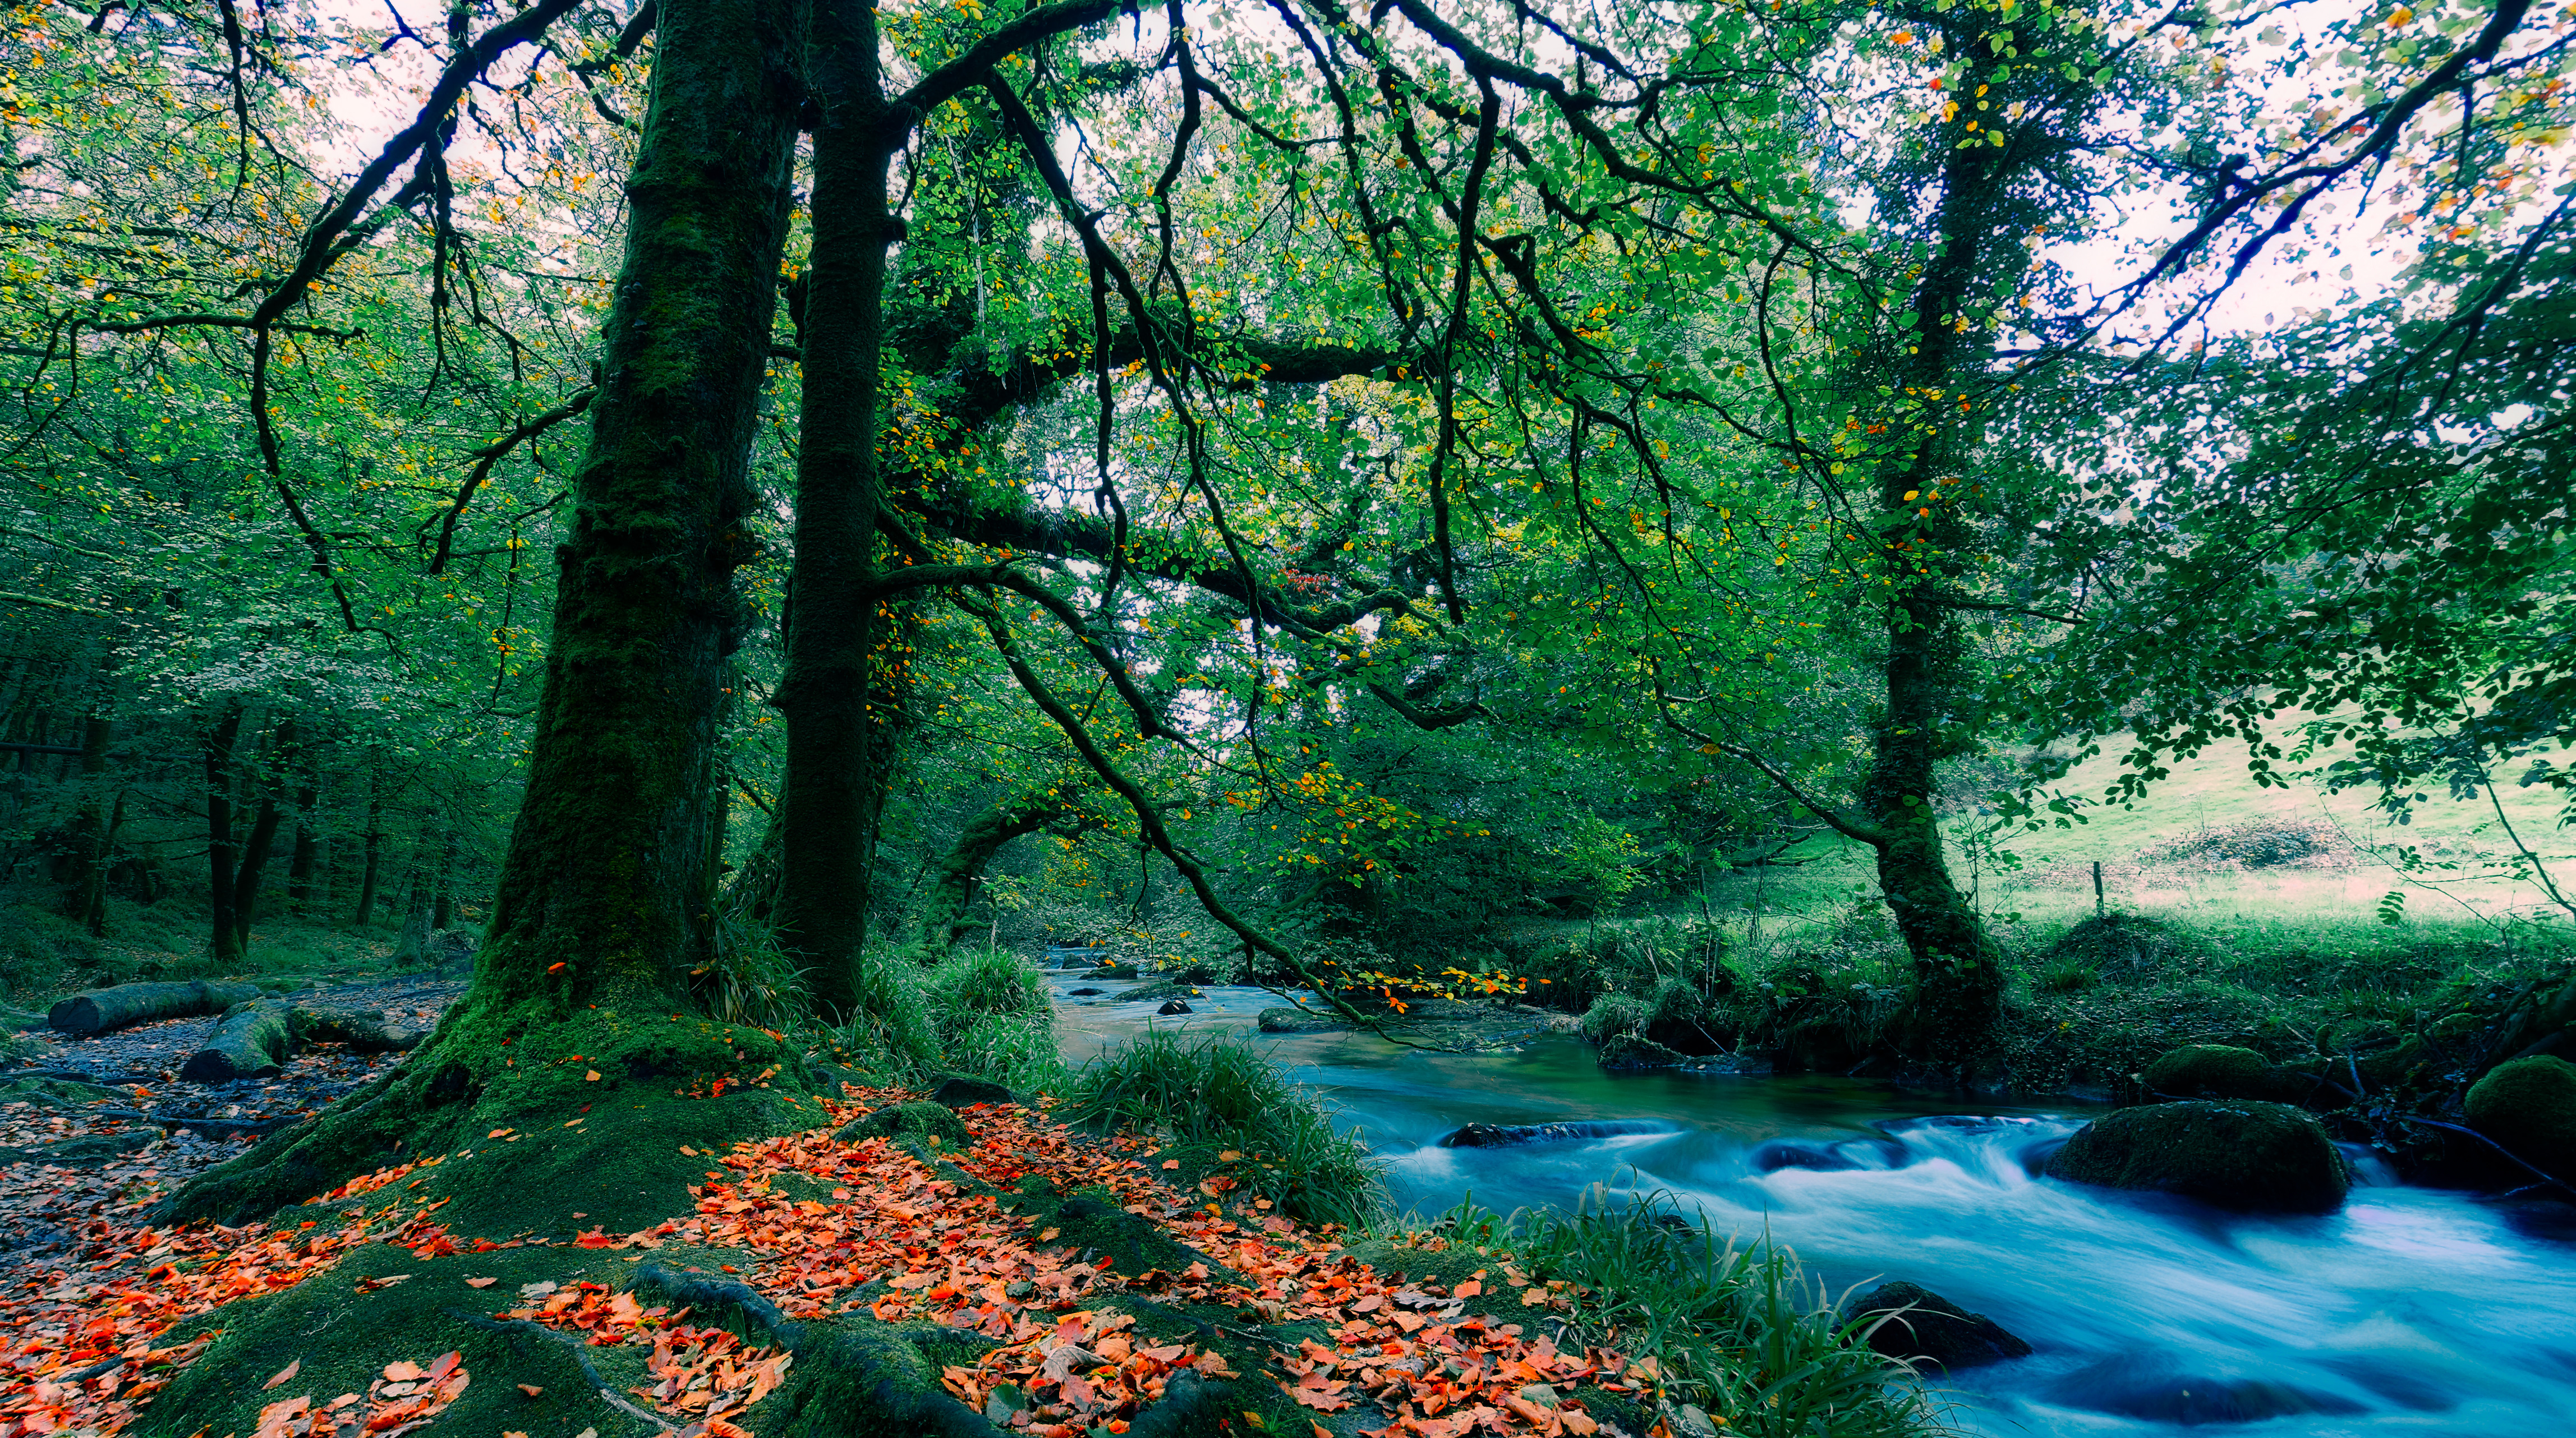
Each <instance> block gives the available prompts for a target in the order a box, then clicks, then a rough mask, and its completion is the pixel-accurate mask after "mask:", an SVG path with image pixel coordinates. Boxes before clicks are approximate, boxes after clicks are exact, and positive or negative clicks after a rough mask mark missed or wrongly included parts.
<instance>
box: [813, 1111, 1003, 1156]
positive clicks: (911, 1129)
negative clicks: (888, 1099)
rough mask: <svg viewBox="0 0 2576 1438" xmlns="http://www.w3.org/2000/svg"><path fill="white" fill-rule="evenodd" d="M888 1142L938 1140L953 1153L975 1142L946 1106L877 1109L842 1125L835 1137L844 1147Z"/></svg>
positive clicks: (961, 1122)
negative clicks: (875, 1138)
mask: <svg viewBox="0 0 2576 1438" xmlns="http://www.w3.org/2000/svg"><path fill="white" fill-rule="evenodd" d="M874 1134H882V1135H884V1136H885V1137H888V1138H905V1137H919V1138H935V1139H937V1140H939V1142H940V1143H942V1144H945V1145H947V1146H948V1147H950V1148H951V1149H956V1148H963V1147H964V1146H965V1145H966V1144H967V1143H969V1142H971V1141H972V1136H971V1135H969V1134H968V1133H967V1132H966V1122H965V1120H963V1119H961V1118H959V1117H958V1116H957V1115H956V1114H955V1113H954V1112H953V1111H951V1110H950V1109H948V1108H947V1107H946V1106H944V1105H941V1104H935V1103H899V1104H893V1105H889V1106H888V1107H885V1108H881V1109H878V1110H877V1111H876V1112H875V1113H872V1114H869V1115H867V1116H866V1117H865V1118H856V1119H852V1120H850V1121H849V1122H848V1123H846V1124H844V1125H842V1127H841V1131H840V1132H839V1133H837V1134H834V1135H833V1137H834V1138H837V1139H839V1140H840V1141H841V1142H843V1143H856V1142H858V1141H859V1140H861V1139H863V1138H867V1137H869V1136H870V1135H874Z"/></svg>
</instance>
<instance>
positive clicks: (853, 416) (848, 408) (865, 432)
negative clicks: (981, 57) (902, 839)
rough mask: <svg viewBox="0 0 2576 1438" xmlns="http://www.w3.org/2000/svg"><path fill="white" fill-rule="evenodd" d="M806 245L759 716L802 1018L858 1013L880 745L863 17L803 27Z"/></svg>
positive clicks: (894, 121)
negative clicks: (778, 776)
mask: <svg viewBox="0 0 2576 1438" xmlns="http://www.w3.org/2000/svg"><path fill="white" fill-rule="evenodd" d="M813 54H814V63H813V65H812V73H813V75H814V78H815V84H814V90H815V95H814V99H815V102H816V104H817V106H818V116H817V119H816V121H815V126H814V192H813V197H812V202H811V211H812V216H813V228H814V243H813V252H812V257H811V259H810V260H809V261H808V268H807V275H806V300H805V324H804V339H805V358H804V363H805V381H804V402H805V408H804V413H803V415H802V417H801V421H800V424H801V428H800V431H799V443H800V447H799V449H798V451H797V463H796V569H795V573H794V575H793V577H792V578H791V580H790V581H789V582H790V585H791V587H792V589H793V597H794V604H795V609H794V613H793V617H792V621H791V623H790V624H789V627H788V631H787V664H786V667H785V669H784V671H783V672H782V673H781V674H780V676H779V682H778V689H777V692H776V695H775V697H774V699H773V701H772V702H774V703H775V704H776V705H777V706H778V709H779V712H781V713H782V714H784V715H785V716H786V718H787V772H786V777H785V779H784V781H783V782H782V783H781V785H780V788H779V798H778V809H779V818H780V824H781V839H782V845H783V847H782V850H781V853H780V870H779V891H778V917H779V928H780V936H781V938H782V939H783V940H784V942H785V943H786V945H787V946H788V947H789V948H790V949H792V950H794V951H796V952H797V954H798V955H799V956H800V958H801V960H802V962H803V963H804V964H805V966H806V968H807V971H808V974H809V975H810V977H809V980H808V982H809V983H810V984H811V985H812V988H813V993H814V999H815V1002H816V1003H817V1004H818V1005H819V1006H820V1007H821V1008H822V1010H823V1011H824V1012H825V1013H827V1014H830V1015H834V1016H840V1017H846V1016H848V1015H849V1013H850V1012H851V1010H852V1008H853V1006H854V1005H855V1004H856V1003H857V993H858V990H857V988H856V984H857V980H858V975H857V964H858V961H859V955H860V951H861V949H862V947H863V946H864V945H865V944H866V942H867V930H868V884H869V879H870V877H871V874H870V871H871V869H872V868H873V866H874V862H875V851H876V842H875V841H876V820H877V816H878V815H879V813H880V812H881V809H882V806H883V802H884V798H883V794H882V792H881V783H880V780H881V777H882V762H881V759H882V756H881V755H880V753H879V752H878V747H879V745H880V744H881V743H882V742H883V740H882V737H881V736H880V735H879V734H878V733H876V732H875V731H876V728H877V725H876V724H875V723H874V722H872V715H871V713H870V709H871V706H870V704H869V699H870V692H869V691H870V678H871V675H870V670H871V667H872V666H871V659H872V656H873V654H874V652H875V649H876V645H877V637H878V633H879V625H878V621H877V600H876V598H875V596H873V595H872V594H870V592H869V586H870V584H871V582H872V581H873V580H874V579H875V578H876V560H875V554H876V542H877V541H876V521H877V506H878V503H879V499H880V496H879V489H880V486H881V484H882V478H881V476H880V475H879V473H878V466H877V425H878V415H877V408H878V405H877V401H878V395H877V370H878V364H879V355H880V353H881V352H882V350H883V349H884V344H885V276H886V247H887V246H888V245H890V244H892V243H894V241H895V240H896V239H898V238H899V237H900V236H901V234H902V229H901V227H900V225H898V224H897V222H896V221H895V219H894V217H893V216H892V215H891V214H890V213H889V212H888V211H887V208H886V174H887V167H888V162H889V160H890V158H891V157H892V155H893V153H894V151H895V150H896V149H898V148H900V147H901V145H902V144H903V137H904V134H905V132H906V130H907V128H908V124H909V118H910V117H908V116H900V117H899V116H897V115H895V114H894V113H893V108H892V107H891V106H889V105H888V104H887V102H886V100H885V98H884V96H883V95H882V94H881V93H880V81H879V73H878V66H877V22H876V13H875V11H874V10H873V9H872V8H871V7H870V6H869V5H868V4H865V3H856V0H825V3H823V4H822V5H820V6H819V7H818V8H817V13H816V15H815V20H814V47H813Z"/></svg>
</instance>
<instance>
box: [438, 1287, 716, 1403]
mask: <svg viewBox="0 0 2576 1438" xmlns="http://www.w3.org/2000/svg"><path fill="white" fill-rule="evenodd" d="M440 1311H441V1312H443V1313H445V1314H446V1315H447V1316H448V1317H450V1318H453V1319H455V1320H456V1321H458V1322H459V1323H463V1324H466V1325H468V1326H469V1327H474V1328H481V1329H484V1330H487V1331H489V1332H494V1333H521V1332H526V1333H533V1334H536V1335H537V1336H538V1337H540V1338H544V1339H546V1340H548V1341H549V1342H553V1343H560V1344H562V1345H563V1346H564V1349H565V1351H566V1352H568V1353H570V1354H571V1355H572V1361H573V1362H574V1363H575V1364H576V1365H578V1366H579V1367H580V1369H581V1376H582V1381H584V1382H586V1383H588V1384H589V1385H590V1387H591V1391H592V1392H593V1393H595V1394H597V1395H598V1397H599V1401H600V1402H602V1403H605V1404H607V1405H608V1406H609V1407H611V1408H614V1409H616V1410H617V1411H618V1412H620V1413H624V1414H627V1415H629V1416H630V1417H635V1418H641V1419H643V1420H644V1421H645V1422H647V1423H650V1424H652V1425H653V1431H655V1432H657V1433H659V1432H665V1431H668V1430H669V1429H671V1428H674V1427H676V1426H678V1425H676V1424H674V1423H673V1422H672V1421H671V1420H670V1419H668V1418H665V1417H663V1416H662V1415H661V1414H659V1413H653V1412H649V1411H647V1410H645V1409H642V1408H638V1407H636V1406H635V1405H634V1404H632V1403H629V1402H627V1401H626V1400H625V1399H624V1398H622V1397H620V1396H619V1395H618V1392H617V1390H616V1389H614V1388H612V1387H610V1386H609V1385H608V1380H607V1379H605V1378H602V1377H600V1376H599V1370H598V1369H596V1368H593V1367H592V1366H591V1364H590V1357H589V1355H588V1354H585V1353H583V1352H582V1351H581V1350H582V1341H581V1340H580V1339H578V1338H575V1337H573V1336H572V1335H571V1334H568V1333H557V1332H555V1331H554V1330H553V1329H551V1328H548V1327H547V1326H545V1325H544V1324H542V1323H531V1322H529V1321H528V1320H526V1319H524V1318H486V1317H484V1316H483V1315H481V1314H479V1313H468V1312H466V1311H465V1310H464V1309H462V1308H446V1309H441V1310H440Z"/></svg>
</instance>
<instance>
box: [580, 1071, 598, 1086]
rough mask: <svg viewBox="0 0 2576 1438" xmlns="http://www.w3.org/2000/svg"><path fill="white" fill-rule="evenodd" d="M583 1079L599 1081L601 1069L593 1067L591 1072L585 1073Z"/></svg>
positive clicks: (587, 1081)
mask: <svg viewBox="0 0 2576 1438" xmlns="http://www.w3.org/2000/svg"><path fill="white" fill-rule="evenodd" d="M581 1079H582V1082H584V1083H597V1082H599V1070H597V1069H592V1070H591V1071H590V1072H588V1073H586V1074H583V1075H582V1076H581Z"/></svg>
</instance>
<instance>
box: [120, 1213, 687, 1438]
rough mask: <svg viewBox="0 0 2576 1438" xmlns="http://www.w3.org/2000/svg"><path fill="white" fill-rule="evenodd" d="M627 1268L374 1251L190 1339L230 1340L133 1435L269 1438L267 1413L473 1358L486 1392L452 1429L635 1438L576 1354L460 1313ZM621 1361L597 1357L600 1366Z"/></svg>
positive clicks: (174, 1386) (231, 1313)
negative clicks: (287, 1401) (286, 1372)
mask: <svg viewBox="0 0 2576 1438" xmlns="http://www.w3.org/2000/svg"><path fill="white" fill-rule="evenodd" d="M624 1267H625V1265H623V1264H621V1263H618V1262H617V1261H616V1260H615V1258H614V1257H613V1256H610V1255H605V1254H589V1253H584V1252H582V1251H579V1250H567V1249H562V1248H537V1247H529V1248H515V1249H505V1250H502V1251H500V1252H497V1253H485V1254H472V1255H464V1254H459V1255H455V1256H451V1257H447V1258H436V1259H428V1260H422V1259H417V1258H414V1257H413V1256H412V1255H411V1254H409V1253H407V1252H405V1251H404V1250H402V1249H400V1248H396V1247H393V1246H390V1245H386V1244H375V1245H369V1246H366V1247H362V1248H359V1249H357V1250H355V1251H353V1252H352V1253H351V1254H350V1255H349V1256H348V1258H346V1259H345V1260H343V1261H342V1262H341V1263H340V1264H339V1265H338V1266H337V1267H334V1268H332V1269H331V1270H330V1271H328V1272H326V1273H322V1274H319V1275H316V1276H315V1277H313V1278H310V1279H308V1280H306V1281H305V1282H303V1283H301V1284H298V1285H296V1286H295V1287H293V1288H290V1289H287V1290H285V1291H283V1292H280V1293H275V1294H271V1295H269V1296H267V1297H264V1298H256V1299H247V1300H244V1301H241V1302H238V1303H233V1304H228V1305H226V1306H225V1307H223V1308H219V1309H216V1310H215V1311H214V1312H212V1313H210V1314H207V1315H205V1316H204V1317H203V1318H201V1319H199V1320H197V1321H196V1322H195V1323H193V1324H191V1325H188V1326H186V1327H183V1328H181V1329H179V1330H177V1332H178V1333H179V1334H180V1335H182V1336H184V1335H188V1334H193V1333H201V1332H205V1331H207V1330H209V1329H214V1330H219V1331H220V1332H221V1333H222V1335H223V1336H222V1337H220V1338H218V1339H216V1340H215V1342H214V1343H213V1345H212V1346H210V1347H208V1348H207V1350H206V1352H205V1353H204V1355H203V1356H201V1357H200V1358H199V1359H198V1360H197V1361H196V1362H195V1363H193V1364H191V1365H190V1366H189V1367H188V1368H186V1369H185V1370H183V1371H182V1372H181V1373H180V1374H179V1376H178V1377H177V1378H176V1379H174V1380H173V1381H172V1382H171V1385H170V1387H169V1388H167V1389H166V1390H164V1391H163V1392H162V1393H161V1394H160V1395H159V1396H158V1397H156V1398H154V1399H153V1401H152V1402H151V1403H150V1404H148V1405H146V1406H145V1407H144V1408H143V1410H142V1412H141V1414H140V1416H139V1417H138V1419H137V1421H136V1423H135V1426H134V1427H133V1429H132V1430H130V1431H131V1432H133V1433H134V1434H136V1435H137V1438H165V1435H166V1438H186V1435H192V1434H197V1433H201V1432H202V1433H210V1434H215V1435H222V1434H233V1433H241V1434H246V1433H249V1432H250V1431H251V1430H252V1429H253V1428H255V1427H256V1426H257V1425H258V1419H259V1410H260V1408H261V1406H262V1405H263V1404H264V1403H266V1402H273V1401H275V1400H277V1399H280V1398H292V1397H296V1396H298V1395H311V1396H312V1397H313V1399H314V1400H315V1402H316V1403H317V1404H320V1403H327V1402H329V1401H330V1400H331V1399H332V1398H334V1397H336V1396H337V1395H339V1394H342V1393H363V1392H365V1391H366V1389H367V1384H368V1383H369V1382H370V1381H371V1380H373V1379H374V1378H375V1377H376V1376H378V1374H379V1373H381V1372H382V1370H383V1368H384V1366H385V1365H386V1364H387V1363H390V1362H393V1361H395V1360H396V1359H411V1360H413V1361H415V1362H424V1363H425V1362H427V1361H428V1360H430V1359H432V1358H435V1357H437V1356H438V1355H440V1354H442V1353H445V1352H447V1351H449V1350H450V1349H454V1350H456V1351H457V1352H459V1353H462V1354H463V1355H464V1363H465V1370H466V1372H467V1373H468V1374H469V1375H471V1378H472V1381H471V1382H470V1383H469V1384H468V1385H467V1387H466V1389H465V1392H464V1394H463V1395H462V1396H460V1397H459V1398H458V1399H457V1400H456V1403H455V1405H454V1406H453V1407H451V1408H449V1409H448V1410H447V1411H446V1412H445V1413H443V1414H441V1415H440V1417H439V1420H438V1421H439V1423H440V1425H441V1426H442V1428H445V1429H447V1430H449V1431H454V1432H459V1433H497V1432H500V1431H502V1430H503V1429H510V1430H515V1431H519V1432H524V1433H527V1434H530V1435H531V1438H573V1435H574V1434H577V1433H579V1432H580V1431H581V1430H582V1429H584V1428H597V1429H598V1430H599V1431H601V1432H603V1433H612V1432H614V1433H623V1432H627V1431H629V1430H630V1429H631V1428H632V1427H633V1426H634V1420H633V1419H632V1418H629V1417H626V1416H624V1415H622V1414H620V1413H618V1412H616V1411H615V1410H614V1409H611V1408H610V1407H609V1406H608V1405H607V1404H605V1403H602V1402H600V1401H599V1398H598V1396H597V1395H596V1394H595V1393H593V1392H592V1391H591V1389H590V1387H589V1385H588V1383H587V1382H586V1381H585V1380H584V1379H583V1376H582V1373H581V1369H580V1366H579V1364H578V1363H577V1362H576V1361H575V1360H574V1358H573V1357H572V1350H571V1349H570V1348H569V1347H567V1346H566V1345H565V1344H563V1343H561V1342H558V1341H556V1340H554V1339H552V1338H546V1337H540V1336H538V1335H536V1334H533V1333H526V1332H524V1331H520V1332H495V1331H492V1330H490V1329H478V1328H475V1327H473V1326H471V1325H469V1324H468V1323H466V1322H464V1321H463V1320H461V1319H459V1318H457V1317H456V1316H454V1313H451V1312H450V1310H454V1311H455V1312H456V1313H467V1314H473V1315H478V1316H479V1315H484V1314H489V1313H491V1312H492V1311H493V1310H494V1309H495V1308H498V1307H500V1306H501V1305H502V1300H498V1299H495V1298H493V1297H491V1296H490V1294H510V1293H515V1292H516V1291H517V1289H518V1286H519V1285H520V1284H523V1283H532V1282H536V1281H538V1280H541V1279H550V1280H553V1281H555V1282H557V1283H568V1282H572V1281H574V1280H576V1279H582V1278H587V1279H589V1280H590V1281H592V1282H595V1283H610V1282H614V1281H615V1280H616V1274H615V1272H613V1270H617V1269H622V1268H624ZM397 1273H408V1274H410V1275H411V1277H410V1278H408V1279H405V1280H404V1281H402V1282H401V1283H399V1284H396V1285H394V1286H391V1287H386V1288H381V1289H378V1290H376V1291H374V1292H371V1293H360V1292H357V1291H356V1288H357V1284H356V1280H357V1279H360V1278H369V1277H384V1276H387V1275H391V1274H397ZM480 1277H493V1278H498V1279H499V1280H500V1282H498V1283H496V1284H494V1285H492V1287H491V1289H490V1290H489V1293H486V1292H484V1291H479V1290H476V1289H473V1288H469V1287H467V1286H466V1283H465V1280H466V1279H468V1278H480ZM612 1351H613V1350H606V1349H594V1350H591V1352H592V1354H593V1355H594V1356H596V1357H604V1356H605V1355H607V1354H608V1353H610V1352H612ZM289 1363H297V1364H300V1365H301V1366H300V1367H299V1368H298V1369H297V1371H296V1376H295V1378H294V1379H293V1380H291V1381H290V1382H289V1383H288V1384H286V1385H284V1386H281V1387H279V1388H278V1389H276V1390H275V1391H273V1392H272V1391H263V1390H262V1389H261V1388H260V1387H259V1384H260V1383H261V1382H262V1381H263V1380H265V1379H266V1378H267V1377H268V1376H269V1375H270V1374H272V1373H276V1372H278V1371H279V1370H281V1369H283V1368H285V1367H286V1366H287V1365H288V1364H289ZM638 1371H639V1373H640V1367H639V1369H638ZM521 1383H526V1384H530V1385H532V1386H534V1387H536V1388H538V1389H540V1390H542V1392H541V1393H540V1394H539V1395H538V1396H537V1397H536V1398H533V1399H532V1398H529V1397H528V1396H527V1395H525V1394H523V1393H521V1392H520V1391H519V1389H518V1387H517V1385H519V1384H521Z"/></svg>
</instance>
